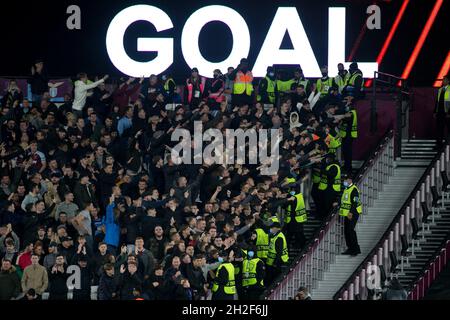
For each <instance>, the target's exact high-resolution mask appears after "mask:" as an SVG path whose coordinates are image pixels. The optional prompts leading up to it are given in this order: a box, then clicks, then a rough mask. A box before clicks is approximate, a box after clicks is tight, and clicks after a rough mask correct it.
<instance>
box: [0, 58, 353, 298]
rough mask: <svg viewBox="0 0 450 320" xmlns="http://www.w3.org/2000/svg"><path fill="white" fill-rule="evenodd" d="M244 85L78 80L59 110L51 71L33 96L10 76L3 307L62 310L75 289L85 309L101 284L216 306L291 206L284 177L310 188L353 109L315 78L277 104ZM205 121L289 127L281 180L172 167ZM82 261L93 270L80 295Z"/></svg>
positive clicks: (232, 169) (5, 108) (1, 240)
mask: <svg viewBox="0 0 450 320" xmlns="http://www.w3.org/2000/svg"><path fill="white" fill-rule="evenodd" d="M300 71H301V70H297V74H300ZM235 76H236V69H234V68H229V69H228V70H227V73H225V74H222V73H221V72H220V70H216V71H215V72H214V77H213V78H211V79H205V78H203V77H201V76H200V75H199V74H198V70H196V69H195V68H194V69H193V70H192V74H191V76H190V77H189V78H188V79H187V80H186V83H181V84H180V85H181V86H183V87H185V88H186V89H185V91H184V92H183V91H182V90H181V91H180V90H177V86H176V85H175V81H174V80H173V79H172V78H171V77H170V76H169V75H163V76H162V77H157V76H151V77H150V78H149V79H144V78H141V79H134V78H126V79H123V78H121V79H118V80H113V79H108V76H105V77H103V78H98V77H97V78H96V79H95V81H90V80H89V77H88V75H87V74H85V73H80V74H79V75H78V76H77V79H76V80H75V81H74V93H73V95H70V94H67V95H65V97H64V102H63V103H58V104H56V103H54V102H52V99H51V97H50V95H49V92H48V85H47V82H48V79H49V76H48V73H47V70H46V67H45V65H44V62H42V61H36V64H35V65H34V66H33V68H32V74H31V76H30V77H29V80H28V81H29V84H30V86H31V91H32V99H30V100H29V99H28V97H27V94H26V93H24V92H21V90H20V89H19V88H18V86H17V84H16V82H15V81H14V80H11V81H10V84H9V86H8V89H7V90H6V91H5V92H3V93H0V95H3V98H2V100H1V103H2V104H1V114H0V117H1V121H0V124H1V146H0V148H1V150H0V152H1V153H0V173H1V174H0V176H1V177H0V180H1V181H0V210H1V212H0V260H1V270H0V299H13V298H14V299H15V298H18V299H19V298H22V299H27V300H32V299H41V298H42V296H43V295H45V294H48V299H52V300H60V299H67V295H68V292H69V291H70V292H71V293H72V299H78V300H84V299H91V295H92V292H91V288H93V287H97V295H96V298H97V299H99V300H112V299H121V300H128V299H149V300H161V299H176V300H200V299H208V298H209V297H210V295H211V287H212V283H213V279H214V277H215V275H216V274H215V270H216V269H217V268H218V266H219V265H220V264H221V263H222V262H223V261H226V260H228V259H230V253H231V252H232V254H231V255H232V256H233V259H232V261H233V264H236V265H239V263H242V260H243V259H244V258H245V253H244V250H252V248H255V241H254V239H255V229H256V228H260V229H262V230H265V232H267V233H269V230H270V225H271V223H272V222H271V221H272V220H271V219H272V218H273V217H274V216H277V214H278V215H279V214H280V212H282V209H283V208H285V207H286V206H287V205H289V199H290V197H291V194H290V192H289V191H290V190H291V189H290V188H293V186H292V185H290V188H287V187H285V183H284V182H285V179H286V178H294V179H295V181H297V182H299V183H301V181H302V179H304V178H306V177H308V176H309V175H310V174H311V172H312V169H313V168H319V169H320V168H321V167H322V166H324V165H325V164H326V159H327V154H329V149H330V147H329V139H328V138H329V135H330V133H331V134H333V133H336V132H337V131H338V128H339V125H340V124H341V123H342V121H345V115H346V114H347V113H348V111H349V106H350V105H351V103H352V100H351V99H348V100H343V96H342V94H341V90H340V88H338V85H337V84H336V85H332V86H331V87H329V90H328V91H327V92H325V93H323V90H322V94H321V95H320V99H319V100H318V101H316V100H311V99H309V98H310V95H311V93H313V95H314V92H317V86H316V84H315V82H314V81H313V80H311V81H309V82H308V85H307V86H305V85H303V84H299V83H298V82H297V83H293V84H292V85H291V86H290V87H288V88H286V89H283V90H278V91H277V94H276V101H273V103H270V102H271V101H264V100H267V94H266V95H265V96H264V93H263V92H262V91H261V94H262V97H260V98H257V94H256V92H253V93H252V94H251V95H250V96H249V97H247V98H248V99H242V97H239V96H238V95H235V94H234V93H233V81H234V79H235V78H234V77H235ZM297 76H298V75H297ZM300 76H301V77H302V78H303V76H302V75H300ZM303 79H304V78H303ZM113 82H114V83H116V85H115V86H111V85H110V84H111V83H113ZM255 84H256V83H255ZM190 86H191V87H190ZM192 86H193V87H194V90H192ZM255 87H256V86H255ZM190 88H191V89H190ZM196 88H197V89H196ZM255 91H256V90H255ZM192 92H194V94H191V93H192ZM218 92H219V94H218ZM134 97H136V98H134ZM258 100H259V101H258ZM311 104H314V105H313V107H312V106H311ZM338 115H340V116H338ZM194 121H201V122H202V123H203V127H204V129H205V130H206V129H208V128H217V129H219V130H222V131H223V130H225V129H228V128H230V129H238V128H242V129H249V128H256V129H263V128H264V129H273V128H275V129H279V130H280V131H282V132H283V140H282V141H281V142H280V169H279V171H278V173H277V174H275V175H273V176H264V175H261V174H260V173H261V172H260V171H261V165H260V164H256V165H253V164H234V165H221V164H214V163H210V162H205V161H204V162H203V163H202V164H176V163H174V161H173V160H172V158H171V156H170V150H171V148H172V147H173V146H174V145H175V144H176V143H178V142H174V141H171V133H172V132H174V130H176V129H177V128H185V129H188V130H189V131H191V132H193V124H194ZM204 144H205V145H206V144H207V142H204ZM278 217H279V216H278ZM279 218H280V217H279ZM280 221H281V224H283V218H282V217H281V218H280ZM289 245H295V244H292V242H291V241H290V240H289ZM253 250H255V251H256V249H253ZM72 265H76V266H78V267H79V270H80V272H81V273H80V275H81V280H80V282H79V285H77V286H76V287H75V288H73V290H72V288H69V286H68V285H67V282H68V280H70V279H69V277H70V276H71V272H70V267H71V266H72ZM269 280H270V279H269ZM268 285H270V281H268V282H266V283H265V286H266V287H267V286H268ZM236 286H238V287H239V283H238V281H237V283H236ZM262 289H264V288H262ZM238 292H239V293H240V291H239V288H238ZM302 292H303V293H302V294H300V295H299V296H298V297H297V298H298V299H303V298H305V297H304V295H305V292H306V291H305V290H303V291H302ZM306 295H307V292H306ZM297 298H296V299H297Z"/></svg>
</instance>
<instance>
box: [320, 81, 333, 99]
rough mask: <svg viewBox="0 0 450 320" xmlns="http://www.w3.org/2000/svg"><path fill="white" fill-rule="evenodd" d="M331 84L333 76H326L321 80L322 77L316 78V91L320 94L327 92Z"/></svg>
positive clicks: (323, 94)
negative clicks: (326, 77) (325, 78)
mask: <svg viewBox="0 0 450 320" xmlns="http://www.w3.org/2000/svg"><path fill="white" fill-rule="evenodd" d="M332 86H333V78H328V79H327V80H325V81H323V80H322V79H319V80H317V92H320V95H321V96H325V95H327V94H328V90H329V89H330V88H331V87H332Z"/></svg>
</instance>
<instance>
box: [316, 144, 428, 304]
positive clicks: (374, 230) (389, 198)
mask: <svg viewBox="0 0 450 320" xmlns="http://www.w3.org/2000/svg"><path fill="white" fill-rule="evenodd" d="M434 149H435V143H434V142H433V141H426V140H419V141H405V142H404V144H403V145H402V151H403V150H405V152H406V155H405V157H404V154H403V152H402V158H401V159H398V161H396V162H395V165H394V174H393V176H392V177H390V179H389V182H388V183H387V184H385V185H384V186H383V190H382V191H381V192H380V193H379V194H378V199H376V200H375V201H374V203H373V206H372V207H370V208H364V211H365V214H366V216H364V217H363V219H362V221H359V222H358V224H357V228H356V232H357V235H358V241H359V245H360V247H361V254H360V255H358V256H356V257H351V256H347V255H337V256H336V261H335V263H333V264H331V265H330V268H329V270H328V271H326V272H324V276H323V280H321V281H319V284H318V288H317V289H313V290H311V294H312V296H313V297H314V299H315V300H331V299H333V296H334V295H335V293H336V292H337V291H338V290H339V289H340V288H341V286H342V285H343V284H344V283H345V281H347V279H348V278H349V277H350V276H351V275H352V274H353V272H354V271H355V269H356V268H357V267H358V266H359V265H360V264H361V262H363V260H364V259H365V258H366V256H367V255H368V254H369V253H370V252H371V251H372V249H373V246H374V245H375V244H376V243H377V242H378V241H379V240H380V238H381V236H382V235H383V234H384V232H385V231H386V228H387V226H389V225H390V223H391V222H392V220H393V218H394V217H395V216H396V214H397V212H398V211H399V210H400V208H401V207H402V205H403V204H404V202H405V201H406V199H407V198H408V196H409V194H410V193H411V191H413V188H414V186H415V185H416V183H417V181H418V180H419V178H420V177H421V176H422V175H423V173H424V172H425V168H426V167H427V166H428V165H429V164H430V162H431V160H432V158H434V156H435V154H436V151H434Z"/></svg>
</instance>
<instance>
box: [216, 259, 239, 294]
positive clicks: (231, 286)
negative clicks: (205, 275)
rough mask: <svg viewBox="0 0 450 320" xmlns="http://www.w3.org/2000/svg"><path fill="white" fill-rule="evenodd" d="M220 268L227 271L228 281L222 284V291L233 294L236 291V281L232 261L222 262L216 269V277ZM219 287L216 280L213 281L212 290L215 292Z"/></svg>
mask: <svg viewBox="0 0 450 320" xmlns="http://www.w3.org/2000/svg"><path fill="white" fill-rule="evenodd" d="M222 268H225V269H227V272H228V282H227V284H226V285H225V286H224V288H223V291H224V292H225V293H226V294H235V293H236V282H235V280H234V266H233V264H232V263H229V262H227V263H222V264H221V265H220V266H219V267H218V268H217V271H216V279H217V278H218V277H219V272H220V270H222ZM218 289H219V284H218V283H217V281H214V284H213V287H212V289H211V291H212V292H216V291H217V290H218Z"/></svg>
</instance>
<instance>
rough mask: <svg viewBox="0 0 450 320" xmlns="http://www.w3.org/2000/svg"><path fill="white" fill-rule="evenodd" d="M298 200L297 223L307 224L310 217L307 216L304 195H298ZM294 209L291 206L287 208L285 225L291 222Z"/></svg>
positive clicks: (296, 208)
mask: <svg viewBox="0 0 450 320" xmlns="http://www.w3.org/2000/svg"><path fill="white" fill-rule="evenodd" d="M294 197H295V198H296V199H297V206H296V207H295V221H296V222H297V223H305V222H306V221H307V220H308V215H307V214H306V208H305V201H304V199H303V194H301V193H298V194H296V195H295V196H294ZM291 214H292V208H291V205H289V206H288V207H287V215H286V217H285V218H284V222H285V223H290V222H291Z"/></svg>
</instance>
